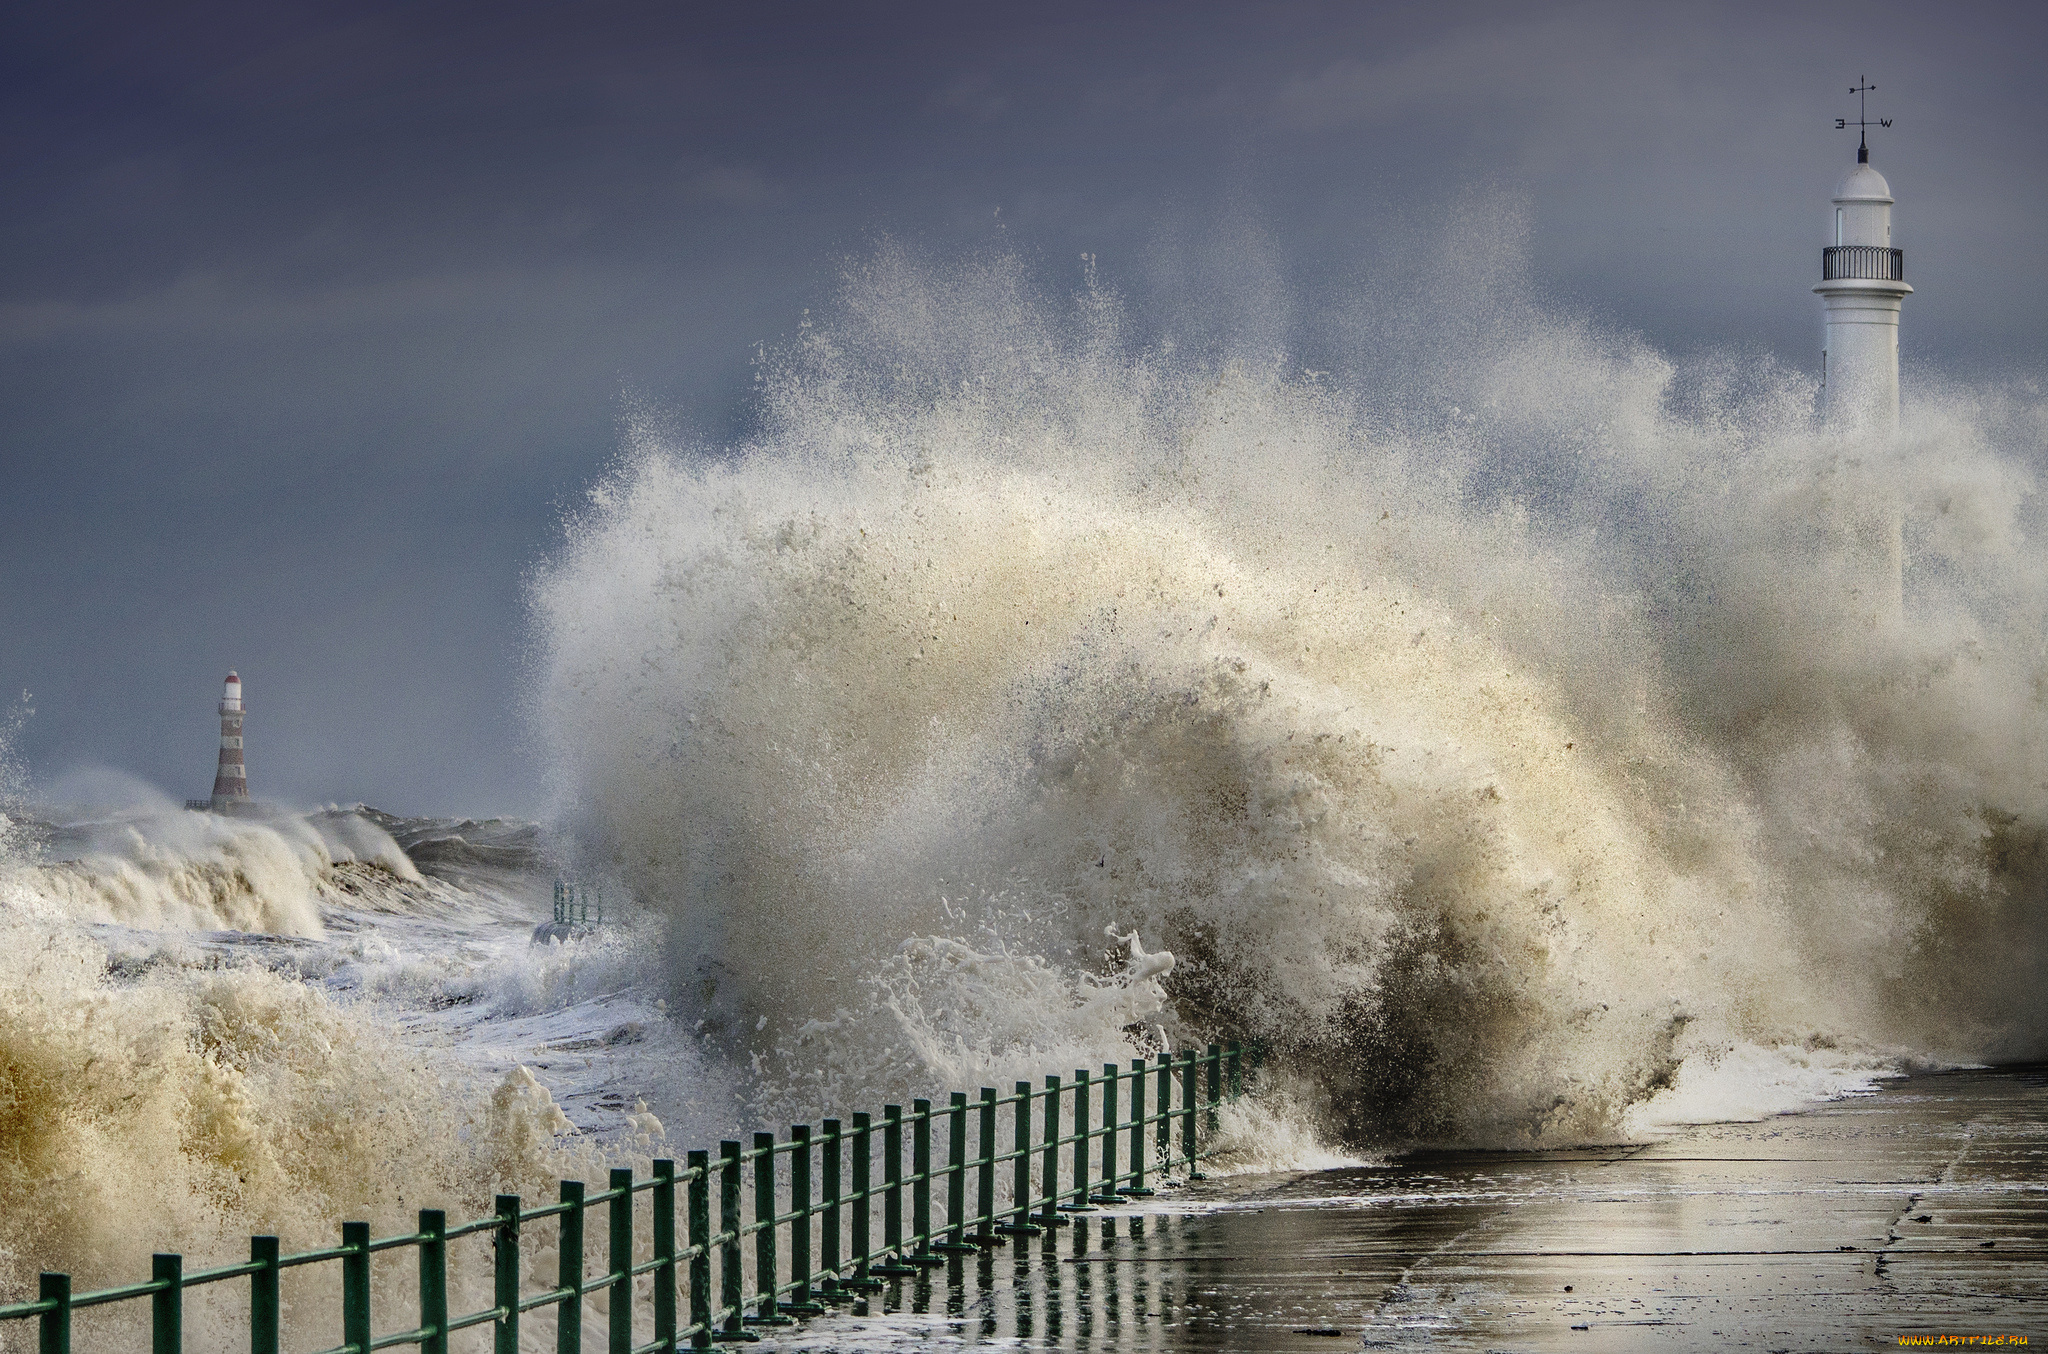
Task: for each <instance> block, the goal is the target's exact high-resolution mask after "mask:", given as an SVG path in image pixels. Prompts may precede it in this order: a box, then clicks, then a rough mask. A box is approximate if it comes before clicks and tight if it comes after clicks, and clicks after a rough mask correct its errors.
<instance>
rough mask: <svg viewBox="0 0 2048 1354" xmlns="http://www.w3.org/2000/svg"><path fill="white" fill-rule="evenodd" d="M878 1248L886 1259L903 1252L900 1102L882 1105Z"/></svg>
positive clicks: (901, 1109) (892, 1262)
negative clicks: (880, 1227) (880, 1245)
mask: <svg viewBox="0 0 2048 1354" xmlns="http://www.w3.org/2000/svg"><path fill="white" fill-rule="evenodd" d="M882 1248H883V1249H884V1250H886V1251H888V1252H889V1260H888V1261H887V1263H889V1264H892V1265H893V1264H896V1263H897V1262H898V1261H899V1259H900V1257H901V1255H902V1253H903V1106H901V1105H884V1106H882Z"/></svg>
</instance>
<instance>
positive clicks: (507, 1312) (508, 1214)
mask: <svg viewBox="0 0 2048 1354" xmlns="http://www.w3.org/2000/svg"><path fill="white" fill-rule="evenodd" d="M496 1211H497V1215H498V1227H497V1231H496V1232H494V1233H493V1234H492V1237H491V1303H492V1305H494V1306H495V1307H496V1308H497V1309H498V1320H497V1324H496V1326H495V1328H494V1329H493V1330H492V1333H491V1354H519V1196H518V1195H516V1194H500V1195H499V1196H498V1200H497V1210H496Z"/></svg>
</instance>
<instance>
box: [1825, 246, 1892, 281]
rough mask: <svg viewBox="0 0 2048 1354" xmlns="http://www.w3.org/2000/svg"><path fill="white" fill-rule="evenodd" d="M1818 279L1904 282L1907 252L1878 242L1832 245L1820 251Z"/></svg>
mask: <svg viewBox="0 0 2048 1354" xmlns="http://www.w3.org/2000/svg"><path fill="white" fill-rule="evenodd" d="M1820 280H1821V281H1823V282H1835V281H1840V280H1855V281H1862V282H1904V281H1905V280H1906V251H1905V250H1903V249H1888V248H1886V247H1885V246H1883V245H1877V244H1833V245H1829V246H1828V247H1827V248H1825V249H1823V250H1821V251H1820Z"/></svg>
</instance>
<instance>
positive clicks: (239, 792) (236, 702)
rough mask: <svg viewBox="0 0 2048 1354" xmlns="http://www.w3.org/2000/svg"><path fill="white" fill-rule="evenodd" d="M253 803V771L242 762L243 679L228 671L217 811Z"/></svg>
mask: <svg viewBox="0 0 2048 1354" xmlns="http://www.w3.org/2000/svg"><path fill="white" fill-rule="evenodd" d="M248 804H249V774H248V770H247V768H245V767H244V766H243V765H242V679H241V678H240V677H237V676H236V675H235V674H234V673H232V672H231V673H229V674H228V680H227V685H226V686H225V687H223V688H222V690H221V696H220V770H219V771H217V772H216V773H215V774H214V777H213V798H212V799H211V800H209V801H208V805H207V806H208V807H209V808H211V809H212V810H213V811H214V812H215V813H232V812H234V811H235V810H236V809H239V808H246V807H248Z"/></svg>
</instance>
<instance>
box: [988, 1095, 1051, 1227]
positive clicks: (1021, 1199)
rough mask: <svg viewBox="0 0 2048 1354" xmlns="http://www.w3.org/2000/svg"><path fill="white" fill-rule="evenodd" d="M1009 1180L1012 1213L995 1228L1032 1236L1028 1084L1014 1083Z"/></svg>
mask: <svg viewBox="0 0 2048 1354" xmlns="http://www.w3.org/2000/svg"><path fill="white" fill-rule="evenodd" d="M1011 1149H1012V1150H1013V1151H1014V1152H1015V1153H1016V1156H1015V1157H1014V1158H1013V1166H1012V1169H1013V1176H1012V1179H1011V1183H1010V1202H1011V1204H1012V1205H1013V1206H1014V1207H1015V1210H1016V1211H1015V1213H1014V1214H1013V1215H1012V1217H1011V1220H1010V1221H1009V1222H1006V1223H1004V1224H1003V1225H1002V1226H1000V1227H998V1228H996V1230H997V1231H998V1232H1002V1233H1004V1234H1005V1235H1008V1236H1036V1235H1038V1233H1039V1231H1040V1228H1039V1227H1038V1224H1036V1223H1034V1222H1032V1221H1031V1083H1030V1082H1028V1081H1020V1082H1018V1083H1017V1125H1016V1129H1015V1131H1014V1136H1013V1137H1012V1139H1011Z"/></svg>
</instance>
